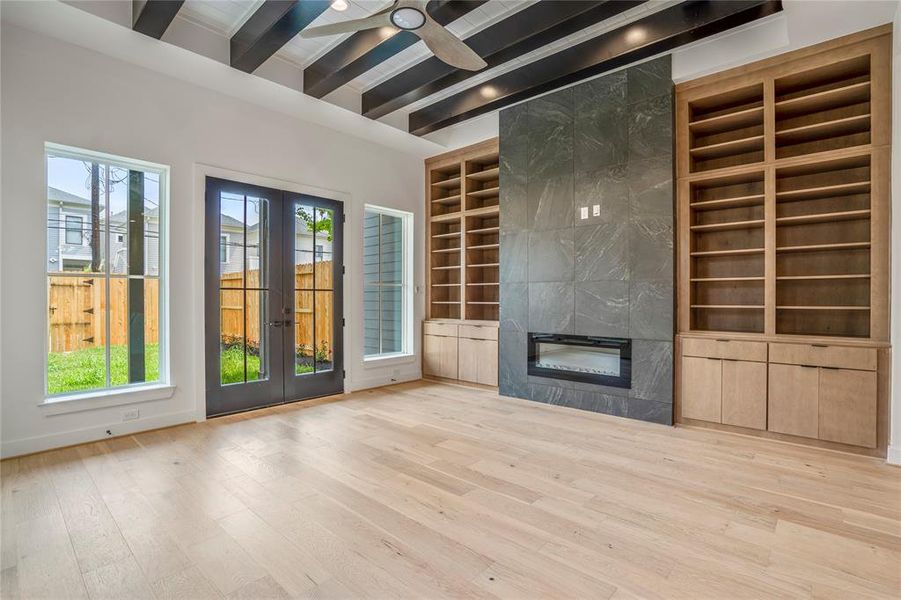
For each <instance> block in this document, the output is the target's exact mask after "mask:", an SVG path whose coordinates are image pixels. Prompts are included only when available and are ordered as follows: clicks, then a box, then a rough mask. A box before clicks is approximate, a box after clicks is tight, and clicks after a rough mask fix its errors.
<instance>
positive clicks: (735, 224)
mask: <svg viewBox="0 0 901 600" xmlns="http://www.w3.org/2000/svg"><path fill="white" fill-rule="evenodd" d="M763 224H764V220H763V219H755V220H753V221H732V222H730V223H710V224H708V225H692V226H691V230H692V231H728V230H730V229H752V228H755V227H763Z"/></svg>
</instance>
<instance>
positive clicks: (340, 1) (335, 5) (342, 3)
mask: <svg viewBox="0 0 901 600" xmlns="http://www.w3.org/2000/svg"><path fill="white" fill-rule="evenodd" d="M332 10H337V11H338V12H344V11H345V10H347V0H335V1H334V2H332Z"/></svg>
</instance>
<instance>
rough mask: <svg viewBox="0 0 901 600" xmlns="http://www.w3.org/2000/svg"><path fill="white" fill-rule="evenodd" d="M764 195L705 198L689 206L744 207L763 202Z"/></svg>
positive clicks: (709, 208) (704, 208)
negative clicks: (716, 198) (720, 198)
mask: <svg viewBox="0 0 901 600" xmlns="http://www.w3.org/2000/svg"><path fill="white" fill-rule="evenodd" d="M763 201H764V195H763V194H754V195H752V196H738V197H735V198H723V199H722V200H703V201H701V202H692V203H691V204H690V205H689V206H690V207H691V209H692V210H722V209H724V208H742V207H745V206H756V205H758V204H763Z"/></svg>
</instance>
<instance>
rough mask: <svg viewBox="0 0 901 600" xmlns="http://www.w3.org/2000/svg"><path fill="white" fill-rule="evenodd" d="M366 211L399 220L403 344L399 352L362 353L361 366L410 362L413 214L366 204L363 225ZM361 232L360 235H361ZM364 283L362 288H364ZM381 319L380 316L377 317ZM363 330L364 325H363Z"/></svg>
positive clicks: (411, 349)
mask: <svg viewBox="0 0 901 600" xmlns="http://www.w3.org/2000/svg"><path fill="white" fill-rule="evenodd" d="M366 211H372V212H377V213H380V214H383V215H389V216H392V217H398V218H400V220H401V226H402V231H403V252H402V259H401V260H402V261H403V264H402V269H403V279H402V283H401V298H402V303H401V320H402V322H403V329H402V335H403V343H402V349H401V351H400V352H390V353H384V354H371V355H369V356H366V353H365V350H364V353H363V366H364V367H365V366H385V365H390V364H403V363H408V362H412V361H413V360H414V359H415V355H414V352H413V213H411V212H408V211H404V210H397V209H394V208H387V207H384V206H377V205H374V204H366V205H364V206H363V215H364V218H363V223H365V222H366V219H365V215H366ZM362 233H363V232H362V230H361V232H360V234H361V235H362ZM365 285H366V284H365V282H364V283H363V286H364V288H365ZM379 319H381V315H379ZM364 328H365V325H364Z"/></svg>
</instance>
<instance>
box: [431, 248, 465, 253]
mask: <svg viewBox="0 0 901 600" xmlns="http://www.w3.org/2000/svg"><path fill="white" fill-rule="evenodd" d="M459 251H460V249H459V248H436V249H434V250H432V252H436V253H439V254H440V253H450V252H459Z"/></svg>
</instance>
